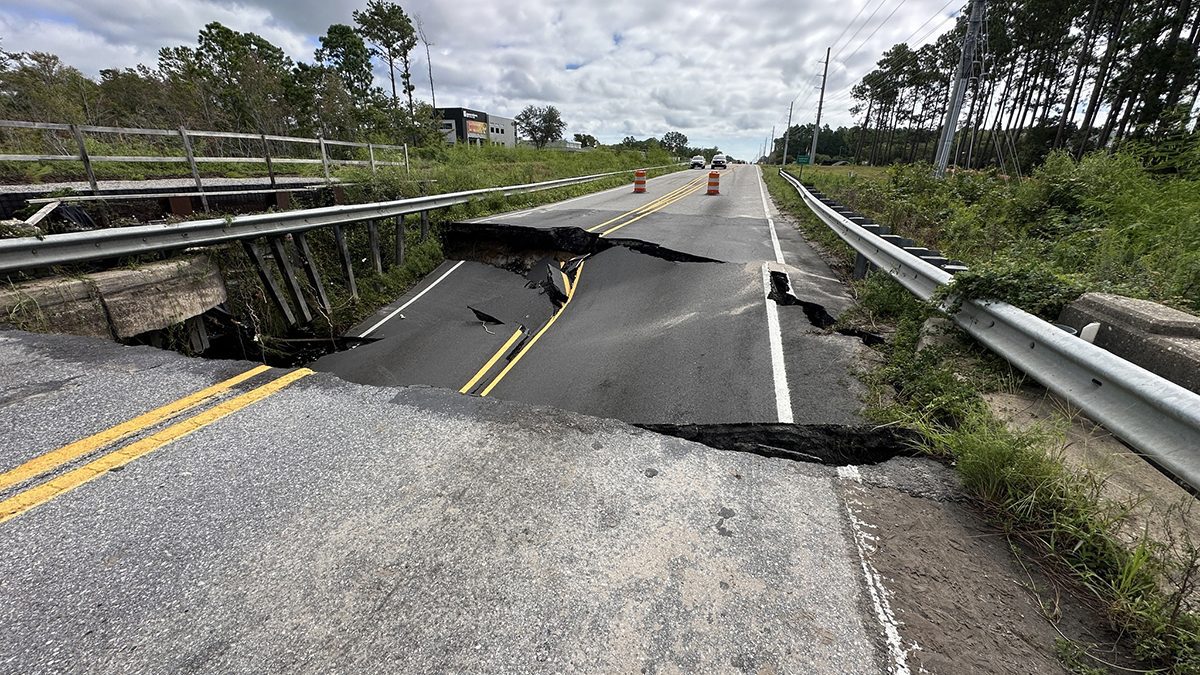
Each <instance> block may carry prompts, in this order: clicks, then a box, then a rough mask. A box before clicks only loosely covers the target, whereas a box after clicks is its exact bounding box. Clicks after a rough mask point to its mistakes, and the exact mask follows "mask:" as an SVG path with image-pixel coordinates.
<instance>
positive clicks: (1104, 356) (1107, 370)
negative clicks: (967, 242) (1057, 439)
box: [779, 170, 1200, 489]
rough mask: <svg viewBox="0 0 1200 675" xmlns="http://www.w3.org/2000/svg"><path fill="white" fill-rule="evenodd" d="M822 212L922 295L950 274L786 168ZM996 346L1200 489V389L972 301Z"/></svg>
mask: <svg viewBox="0 0 1200 675" xmlns="http://www.w3.org/2000/svg"><path fill="white" fill-rule="evenodd" d="M779 175H780V176H782V177H783V178H784V180H786V181H788V183H790V184H791V185H792V186H793V187H795V188H796V191H797V192H799V193H800V197H801V198H802V199H803V200H804V202H805V204H807V205H808V207H809V209H811V210H812V212H813V213H814V214H816V216H817V217H818V218H820V219H821V221H823V222H824V223H825V224H826V225H828V226H829V227H830V228H831V229H832V230H833V231H834V232H836V233H837V235H838V236H839V237H841V238H842V240H844V241H845V242H846V243H847V244H849V245H850V246H851V247H853V248H854V249H855V250H856V251H858V252H859V253H861V254H862V255H863V256H865V257H866V258H867V259H869V260H870V261H871V262H872V263H873V264H874V265H875V266H876V267H878V268H879V269H880V270H885V271H887V272H888V273H889V274H891V275H892V277H893V278H895V279H896V281H898V282H899V283H900V284H901V285H903V286H904V287H905V288H907V289H908V290H909V291H911V292H912V293H913V294H914V295H916V296H917V297H919V298H921V299H922V300H929V299H930V298H932V297H933V293H934V292H935V291H936V290H937V289H938V288H939V287H941V286H944V285H946V284H948V283H949V282H950V279H951V276H950V274H949V273H947V272H945V271H943V270H941V269H938V268H937V267H935V266H933V265H931V264H930V263H928V262H926V261H924V260H921V259H920V258H918V257H916V256H914V255H912V254H910V253H908V252H907V251H905V250H903V249H901V248H899V247H897V246H894V245H893V244H891V243H889V242H887V241H886V240H884V239H882V238H880V237H879V236H876V235H875V234H872V233H871V232H868V231H867V230H865V229H864V228H862V227H861V226H859V225H858V224H856V223H854V222H851V221H850V220H849V219H848V218H846V217H845V216H843V215H842V214H840V213H838V212H837V211H836V210H835V209H833V208H832V207H830V206H829V205H828V204H826V203H824V202H822V201H821V200H820V199H819V198H817V197H815V196H814V195H813V194H812V193H811V192H809V191H808V189H807V188H805V187H804V185H803V184H801V183H800V181H799V180H797V179H796V178H795V177H794V176H792V175H790V174H788V173H786V172H784V171H783V170H780V172H779ZM951 318H952V319H953V320H954V322H955V323H956V324H958V325H959V327H961V328H962V329H963V330H965V331H966V332H967V333H969V334H970V335H971V336H972V337H974V338H975V339H976V340H979V341H980V342H981V343H983V344H984V345H986V346H987V347H988V348H989V349H991V350H992V351H994V352H996V353H997V354H999V355H1000V356H1002V357H1004V358H1005V359H1007V360H1008V362H1009V363H1011V364H1013V365H1014V366H1016V367H1017V368H1019V369H1021V370H1022V371H1023V372H1025V373H1026V374H1027V375H1029V376H1030V377H1032V378H1034V379H1035V380H1037V381H1038V382H1040V383H1041V384H1042V385H1043V386H1045V387H1046V388H1047V389H1049V390H1050V391H1052V392H1054V393H1055V394H1057V395H1058V396H1061V397H1062V398H1064V399H1066V400H1067V401H1069V402H1070V403H1071V404H1072V405H1074V406H1077V407H1078V408H1079V409H1080V410H1082V411H1083V413H1084V414H1086V415H1087V416H1088V417H1089V418H1091V419H1092V420H1094V421H1095V422H1098V423H1099V424H1102V425H1104V426H1105V427H1106V428H1107V429H1108V430H1109V431H1111V432H1112V433H1113V434H1114V435H1116V436H1117V437H1118V438H1120V439H1121V440H1122V441H1124V442H1125V443H1127V444H1129V445H1130V446H1132V447H1133V448H1135V449H1136V450H1138V451H1139V452H1140V453H1142V454H1144V455H1145V456H1147V457H1149V458H1151V459H1153V460H1154V461H1155V462H1156V463H1157V464H1159V465H1160V466H1162V467H1163V468H1164V469H1166V470H1167V471H1170V472H1171V473H1172V474H1174V475H1175V476H1176V477H1178V478H1179V479H1180V480H1182V481H1183V482H1185V483H1187V484H1188V485H1190V486H1192V488H1194V489H1200V395H1198V394H1195V393H1193V392H1192V391H1189V390H1187V389H1184V388H1183V387H1181V386H1179V385H1178V384H1175V383H1174V382H1171V381H1170V380H1167V379H1165V378H1163V377H1160V376H1158V375H1156V374H1154V373H1151V372H1150V371H1148V370H1146V369H1144V368H1141V367H1140V366H1137V365H1134V364H1132V363H1130V362H1128V361H1126V360H1124V359H1122V358H1120V357H1118V356H1116V355H1115V354H1112V353H1111V352H1109V351H1107V350H1105V349H1101V348H1100V347H1097V346H1095V345H1093V344H1091V343H1089V342H1086V341H1084V340H1081V339H1079V338H1077V337H1075V336H1073V335H1069V334H1067V333H1066V332H1064V331H1062V330H1060V329H1058V328H1056V327H1055V326H1053V325H1051V324H1049V323H1047V322H1045V321H1042V320H1041V319H1039V318H1037V317H1035V316H1033V315H1032V314H1028V313H1027V312H1025V311H1023V310H1021V309H1019V308H1017V307H1014V306H1012V305H1010V304H1008V303H1004V302H981V301H977V300H969V301H966V302H964V303H963V306H962V310H961V311H959V312H958V313H957V314H955V315H953V316H952V317H951Z"/></svg>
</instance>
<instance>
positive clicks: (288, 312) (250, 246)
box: [242, 239, 296, 326]
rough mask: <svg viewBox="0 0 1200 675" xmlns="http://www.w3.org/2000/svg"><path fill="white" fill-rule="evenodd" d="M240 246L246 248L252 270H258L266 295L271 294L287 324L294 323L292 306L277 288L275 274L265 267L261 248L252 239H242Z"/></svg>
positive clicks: (281, 290)
mask: <svg viewBox="0 0 1200 675" xmlns="http://www.w3.org/2000/svg"><path fill="white" fill-rule="evenodd" d="M242 248H244V249H245V250H246V257H248V258H250V262H251V263H253V265H254V271H256V272H258V278H259V280H260V281H262V285H263V288H265V289H266V290H267V295H269V296H271V300H273V301H274V302H275V306H276V307H277V308H279V313H280V314H283V319H284V320H285V321H287V325H288V326H295V325H296V315H295V314H293V313H292V307H291V305H289V304H288V303H287V300H286V299H285V298H284V297H283V289H281V288H279V283H278V282H277V281H275V275H274V274H271V270H270V269H269V268H268V267H267V261H266V259H265V258H264V257H263V253H262V249H260V248H259V247H258V244H257V243H256V242H255V241H254V240H253V239H243V240H242Z"/></svg>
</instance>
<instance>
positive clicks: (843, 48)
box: [833, 0, 887, 59]
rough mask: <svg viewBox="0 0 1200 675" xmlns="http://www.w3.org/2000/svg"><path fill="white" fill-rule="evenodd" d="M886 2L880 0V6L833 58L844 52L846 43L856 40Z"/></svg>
mask: <svg viewBox="0 0 1200 675" xmlns="http://www.w3.org/2000/svg"><path fill="white" fill-rule="evenodd" d="M885 4H887V0H880V1H879V6H878V7H876V8H875V11H874V12H871V16H868V17H867V20H866V21H863V22H862V25H861V26H859V27H858V30H856V31H854V35H851V36H850V39H849V40H846V44H845V45H842V48H841V49H839V50H838V53H837V54H834V55H833V58H835V59H836V58H837V57H839V56H841V55H842V52H844V51H846V45H848V44H850V43H851V42H853V41H854V38H856V37H858V34H859V33H861V32H862V29H864V28H866V27H867V24H869V23H871V19H874V18H875V15H876V14H878V13H879V10H881V9H883V6H884V5H885Z"/></svg>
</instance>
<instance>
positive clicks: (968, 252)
mask: <svg viewBox="0 0 1200 675" xmlns="http://www.w3.org/2000/svg"><path fill="white" fill-rule="evenodd" d="M789 170H792V169H790V168H789ZM805 178H806V179H807V180H812V181H814V182H815V183H816V185H817V187H818V188H820V189H821V190H822V191H824V192H826V193H827V194H829V195H830V196H831V197H832V198H834V199H837V200H839V201H841V202H843V203H845V204H847V205H848V206H851V207H852V208H855V209H857V210H859V211H861V212H863V213H866V214H867V215H869V216H872V217H874V218H876V219H877V220H879V221H880V222H882V223H885V224H888V225H890V226H892V227H893V228H894V229H895V230H896V231H898V232H900V233H902V234H904V235H905V236H908V237H911V238H913V239H915V240H917V241H920V242H921V243H923V244H925V245H928V246H933V247H936V248H938V249H940V250H941V251H942V252H943V253H944V254H946V255H948V256H950V257H954V258H958V259H961V260H963V261H965V262H967V263H968V264H970V265H973V266H977V267H979V268H981V270H988V269H990V268H991V267H992V266H1000V267H1003V268H1005V269H1006V270H1007V271H1008V272H1009V273H1011V272H1012V271H1013V270H1014V269H1015V268H1021V267H1023V268H1026V269H1032V268H1036V269H1039V270H1043V271H1045V272H1049V273H1051V274H1054V275H1056V276H1058V277H1060V278H1061V279H1062V280H1063V281H1064V282H1067V283H1069V284H1072V285H1076V286H1079V287H1080V288H1082V289H1085V290H1091V291H1104V292H1113V293H1121V294H1123V295H1130V296H1133V297H1139V298H1145V299H1148V300H1154V301H1157V302H1163V303H1166V304H1170V305H1174V306H1177V307H1180V308H1183V309H1188V310H1191V311H1200V177H1198V176H1196V175H1194V174H1193V173H1187V172H1185V173H1175V174H1167V175H1164V174H1162V173H1161V172H1156V171H1155V170H1153V168H1152V167H1149V166H1147V165H1146V164H1144V163H1143V161H1142V160H1141V159H1140V158H1139V157H1137V156H1134V155H1132V154H1125V153H1116V154H1111V155H1110V154H1107V153H1103V152H1101V153H1093V154H1091V155H1088V156H1086V157H1084V158H1083V159H1082V160H1081V161H1076V160H1074V159H1073V158H1071V157H1070V156H1068V155H1066V154H1063V153H1053V154H1051V155H1050V156H1049V157H1048V158H1047V159H1046V162H1045V164H1043V165H1042V166H1041V167H1039V168H1038V169H1037V170H1036V171H1034V173H1033V174H1032V175H1031V176H1029V177H1028V178H1025V179H1011V178H1008V177H1006V176H1000V175H997V174H995V173H988V172H972V171H960V172H955V173H952V174H950V175H949V176H948V177H947V178H946V179H944V180H939V179H936V178H934V177H933V175H932V171H931V169H930V167H929V166H927V165H903V166H902V165H897V166H893V167H891V168H889V169H888V170H887V171H886V173H884V174H881V173H879V172H873V173H872V172H861V171H860V172H854V171H853V170H848V169H846V168H844V167H840V168H838V170H835V171H831V170H828V169H823V168H817V169H806V171H805ZM1001 299H1007V298H1001Z"/></svg>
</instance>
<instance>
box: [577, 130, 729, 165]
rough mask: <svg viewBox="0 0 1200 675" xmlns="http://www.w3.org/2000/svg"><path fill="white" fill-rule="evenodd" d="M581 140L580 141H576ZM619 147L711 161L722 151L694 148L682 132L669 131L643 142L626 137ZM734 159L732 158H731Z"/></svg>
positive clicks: (712, 148) (713, 148) (714, 148)
mask: <svg viewBox="0 0 1200 675" xmlns="http://www.w3.org/2000/svg"><path fill="white" fill-rule="evenodd" d="M576 140H579V139H576ZM616 145H617V147H622V148H630V149H632V150H642V151H650V150H657V149H660V148H661V149H663V150H666V151H667V152H670V153H672V154H674V155H675V156H676V157H693V156H695V155H704V156H705V157H706V158H708V159H711V158H712V156H713V155H715V154H717V153H719V152H721V149H720V148H718V147H716V146H713V147H710V148H701V147H693V146H691V145H688V137H687V136H686V135H685V134H683V132H680V131H668V132H667V133H665V134H663V137H662V138H661V139H660V138H655V137H654V136H650V137H648V138H644V139H642V140H640V141H639V140H638V139H636V138H634V137H633V136H626V137H625V138H623V139H621V142H620V143H617V144H616ZM730 159H732V157H731V158H730Z"/></svg>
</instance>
